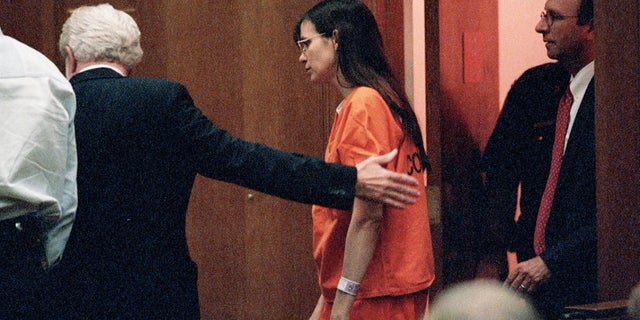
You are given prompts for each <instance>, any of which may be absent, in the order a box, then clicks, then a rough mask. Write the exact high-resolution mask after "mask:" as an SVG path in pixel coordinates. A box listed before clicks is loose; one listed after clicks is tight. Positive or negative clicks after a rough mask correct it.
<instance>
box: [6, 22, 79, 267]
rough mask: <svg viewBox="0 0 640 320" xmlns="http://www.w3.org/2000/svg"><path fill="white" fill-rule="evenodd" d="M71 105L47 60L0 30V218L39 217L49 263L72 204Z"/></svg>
mask: <svg viewBox="0 0 640 320" xmlns="http://www.w3.org/2000/svg"><path fill="white" fill-rule="evenodd" d="M75 107H76V105H75V95H74V93H73V89H72V87H71V85H70V84H69V82H68V81H67V80H66V79H65V78H64V76H62V74H61V73H60V71H59V70H58V69H57V68H56V67H55V65H53V63H51V62H50V61H49V60H48V59H46V58H45V57H44V56H42V55H40V54H39V53H38V52H36V51H35V50H33V49H31V48H29V47H27V46H25V45H23V44H21V43H19V42H17V41H15V40H14V39H12V38H9V37H6V36H2V35H1V33H0V114H1V116H0V220H4V219H11V218H15V217H17V216H21V215H27V214H33V215H37V216H39V217H41V218H42V219H43V220H42V222H43V223H45V225H47V226H48V227H50V228H49V229H48V231H47V232H46V235H45V237H44V239H45V250H46V255H47V260H48V262H49V264H52V263H54V262H55V261H56V260H57V259H58V258H60V256H61V255H62V251H63V250H64V246H65V245H66V242H67V239H68V237H69V233H70V231H71V224H72V222H73V220H74V218H75V211H76V207H77V190H76V170H77V158H76V146H75V132H74V126H73V117H74V115H75Z"/></svg>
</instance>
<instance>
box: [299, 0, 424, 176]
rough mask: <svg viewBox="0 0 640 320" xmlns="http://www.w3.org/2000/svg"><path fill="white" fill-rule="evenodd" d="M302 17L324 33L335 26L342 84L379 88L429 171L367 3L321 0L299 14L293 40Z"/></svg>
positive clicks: (419, 135)
mask: <svg viewBox="0 0 640 320" xmlns="http://www.w3.org/2000/svg"><path fill="white" fill-rule="evenodd" d="M304 21H310V22H311V23H313V25H314V26H315V28H316V30H317V31H318V32H319V33H321V34H324V37H331V36H332V35H333V32H334V30H337V32H338V67H339V68H340V71H342V75H343V76H344V79H345V80H346V81H347V83H346V84H341V85H344V86H345V87H346V86H350V87H356V86H366V87H370V88H373V89H375V90H376V91H378V92H379V93H380V95H381V96H382V98H383V99H384V101H385V102H386V103H387V105H388V106H389V108H390V109H391V112H392V113H393V115H394V116H395V117H396V119H397V120H398V121H399V122H400V124H401V126H402V128H403V131H404V132H405V134H407V135H409V136H410V137H411V139H412V140H413V142H414V143H415V145H416V146H417V147H418V149H419V152H420V159H421V162H422V167H423V168H427V170H429V171H430V169H431V168H430V165H429V162H428V161H427V154H426V151H425V148H424V144H423V142H422V133H421V132H420V126H419V125H418V119H417V118H416V115H415V113H414V112H413V109H412V108H411V104H410V103H409V99H408V98H407V95H406V94H405V92H404V90H403V88H402V86H401V85H400V82H399V81H398V80H397V79H396V78H395V77H394V76H393V73H392V72H391V68H390V67H389V63H388V62H387V58H386V57H385V55H384V49H383V43H382V36H381V35H380V30H379V29H378V24H377V23H376V20H375V17H374V16H373V14H372V13H371V11H370V10H369V9H368V8H367V6H366V5H364V4H363V3H362V2H361V1H357V0H326V1H322V2H320V3H318V4H317V5H315V6H314V7H313V8H311V9H309V11H307V12H306V13H305V14H303V15H302V16H301V17H300V19H299V20H298V22H297V23H296V26H295V28H294V31H293V40H294V41H299V40H301V39H300V26H301V24H302V22H304ZM338 81H340V80H339V79H338Z"/></svg>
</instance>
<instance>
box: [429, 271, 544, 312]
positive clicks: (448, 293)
mask: <svg viewBox="0 0 640 320" xmlns="http://www.w3.org/2000/svg"><path fill="white" fill-rule="evenodd" d="M429 309H430V310H429V320H538V319H540V317H539V316H538V314H537V312H536V311H535V309H534V308H533V306H532V305H531V303H530V302H529V301H528V300H526V299H525V298H524V297H523V296H522V295H520V294H518V293H517V292H515V291H513V290H511V289H508V288H506V287H503V286H502V284H501V283H498V282H496V281H491V280H474V281H469V282H464V283H460V284H456V285H453V286H452V287H450V288H448V289H446V290H444V291H442V292H441V293H440V294H439V295H437V296H436V297H435V299H434V302H433V304H432V305H431V307H430V308H429Z"/></svg>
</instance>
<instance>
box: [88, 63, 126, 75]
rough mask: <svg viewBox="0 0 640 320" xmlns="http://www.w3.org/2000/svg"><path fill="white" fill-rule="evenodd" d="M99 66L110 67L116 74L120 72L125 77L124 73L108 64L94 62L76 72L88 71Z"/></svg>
mask: <svg viewBox="0 0 640 320" xmlns="http://www.w3.org/2000/svg"><path fill="white" fill-rule="evenodd" d="M99 68H107V69H111V70H113V71H115V72H117V73H118V74H120V75H121V76H123V77H126V75H124V74H123V73H122V72H121V71H120V70H118V69H116V68H114V67H112V66H110V65H108V64H94V65H90V66H88V67H86V68H84V69H82V70H80V71H79V72H78V73H81V72H85V71H89V70H93V69H99Z"/></svg>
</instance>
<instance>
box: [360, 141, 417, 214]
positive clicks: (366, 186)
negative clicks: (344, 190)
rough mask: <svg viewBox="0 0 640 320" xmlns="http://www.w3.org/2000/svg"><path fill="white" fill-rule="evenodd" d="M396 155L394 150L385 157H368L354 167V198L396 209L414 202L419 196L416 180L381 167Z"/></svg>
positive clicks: (396, 151)
mask: <svg viewBox="0 0 640 320" xmlns="http://www.w3.org/2000/svg"><path fill="white" fill-rule="evenodd" d="M397 154H398V150H397V149H394V150H393V151H391V152H389V153H387V154H385V155H381V156H373V157H369V158H368V159H367V160H365V161H362V162H360V163H359V164H357V165H356V168H357V169H358V181H357V183H356V197H358V198H361V199H364V200H370V201H374V202H379V203H384V204H387V205H390V206H393V207H396V208H404V204H407V203H409V204H412V203H414V202H415V200H414V199H413V198H415V197H417V196H419V195H420V193H419V192H418V191H417V190H416V188H415V187H416V186H417V185H418V180H416V179H415V178H413V177H411V176H409V175H408V174H403V173H397V172H393V171H389V170H387V169H385V168H383V165H385V164H387V163H389V162H391V161H392V160H393V159H394V158H395V157H396V155H397Z"/></svg>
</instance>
